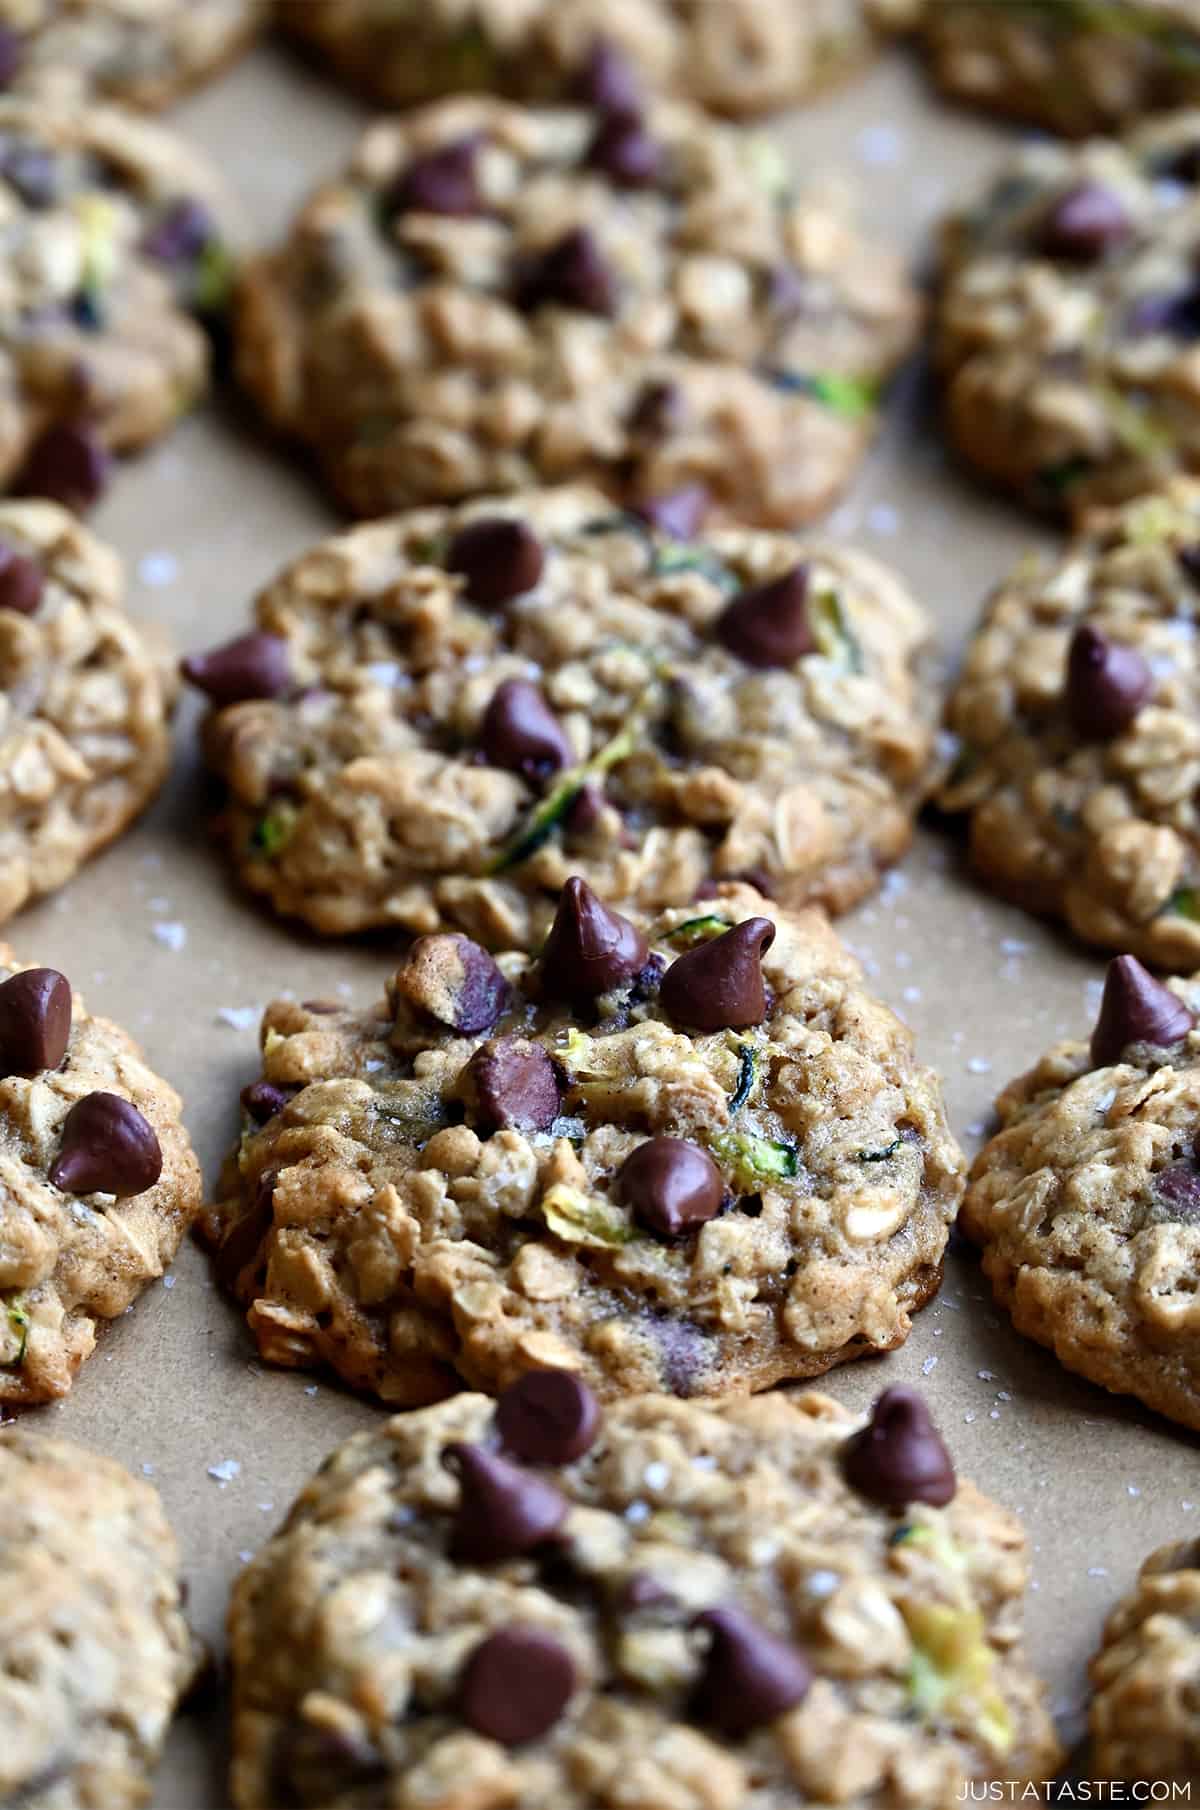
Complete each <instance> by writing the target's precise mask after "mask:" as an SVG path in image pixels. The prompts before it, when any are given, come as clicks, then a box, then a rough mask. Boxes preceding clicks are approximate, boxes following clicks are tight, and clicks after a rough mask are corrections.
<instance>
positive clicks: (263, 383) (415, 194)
mask: <svg viewBox="0 0 1200 1810" xmlns="http://www.w3.org/2000/svg"><path fill="white" fill-rule="evenodd" d="M918 316H919V306H918V302H917V298H916V295H915V292H914V290H913V288H912V286H911V284H910V282H909V281H908V278H907V276H906V275H905V273H904V271H903V269H902V267H901V265H900V262H899V261H898V260H897V259H896V258H895V257H894V256H893V255H892V254H891V253H890V252H889V251H887V250H886V249H885V248H883V247H881V246H879V245H878V244H877V243H873V242H869V241H867V240H865V239H863V238H860V237H859V236H858V235H857V234H856V232H855V231H854V230H853V229H852V227H851V226H850V225H849V224H848V223H847V221H846V219H845V217H844V215H843V213H842V212H841V211H840V209H838V208H837V207H835V206H834V205H833V204H832V203H830V202H829V201H828V200H827V199H822V198H821V197H820V196H818V195H817V194H815V193H813V194H809V195H801V194H799V193H798V192H797V191H796V189H795V187H794V184H793V182H792V179H791V176H790V174H789V172H788V169H787V166H786V164H785V162H784V160H783V158H782V157H781V155H780V153H779V152H778V150H777V149H776V148H775V147H774V146H772V145H770V144H768V143H767V142H765V141H764V140H762V139H759V138H756V137H754V136H751V135H748V134H745V133H743V132H740V131H738V130H737V129H736V128H734V127H731V126H727V125H721V124H719V123H717V122H716V121H714V120H713V119H712V118H711V117H709V116H707V115H705V114H702V113H699V112H696V111H694V110H693V109H691V108H689V107H686V106H681V105H673V104H670V103H666V102H662V103H653V104H651V105H650V106H649V107H648V109H647V110H646V112H645V113H644V114H637V115H630V114H628V113H617V112H613V111H604V110H603V109H601V108H599V107H591V108H584V107H579V108H575V109H565V108H563V109H556V110H544V111H529V110H526V109H523V108H521V107H517V106H512V105H507V104H505V103H503V102H500V101H495V100H490V99H482V98H481V99H473V98H470V97H466V98H459V99H456V100H453V101H447V102H444V103H442V104H440V105H436V106H432V107H428V108H425V109H422V110H420V111H418V112H416V113H412V114H409V115H406V116H405V117H403V118H397V119H390V120H387V121H384V122H382V123H380V124H378V125H376V126H375V127H373V128H372V130H371V131H370V132H369V133H368V134H367V136H366V137H365V138H364V140H363V141H362V143H361V145H360V146H359V148H358V151H357V152H356V154H355V156H354V157H353V159H352V160H351V162H350V164H349V167H348V168H347V169H346V171H345V172H344V174H342V175H341V176H340V177H338V178H336V179H335V180H333V181H331V182H328V183H326V184H324V185H323V186H322V187H321V188H319V189H318V190H317V191H316V192H315V193H314V194H313V195H312V196H311V197H310V198H309V200H308V201H307V202H306V203H305V205H304V206H303V207H302V208H301V210H300V212H299V214H298V216H297V218H296V220H295V222H294V223H293V225H292V227H291V230H290V233H289V236H288V238H287V240H286V242H285V244H284V245H283V247H282V248H281V249H280V250H279V251H277V252H275V253H274V254H272V255H270V256H268V257H265V258H262V259H259V260H257V261H255V262H253V263H251V264H250V266H249V267H248V269H247V271H246V275H245V279H244V281H243V283H242V284H241V287H240V296H239V308H238V342H239V343H238V362H239V368H240V371H241V375H242V377H243V380H244V381H245V383H246V385H247V386H248V388H249V389H250V391H251V392H252V394H253V395H254V396H255V398H256V399H257V401H258V402H259V404H260V406H261V407H262V408H263V409H264V410H265V411H266V412H267V414H268V415H269V416H270V417H271V419H272V420H273V421H274V422H275V423H276V424H277V425H278V426H279V427H280V428H281V429H282V430H283V431H285V432H286V433H288V434H290V435H292V436H294V437H297V438H299V439H301V440H303V441H304V442H305V443H306V444H308V445H310V446H311V447H312V448H313V450H314V451H315V452H316V454H317V456H318V458H319V459H320V461H321V463H322V465H323V467H324V468H325V471H326V474H327V475H328V477H329V478H330V480H331V482H332V483H333V484H334V486H335V488H336V489H337V490H338V492H339V493H340V495H341V497H342V498H343V500H344V501H345V502H346V503H347V505H348V506H349V507H350V508H351V509H352V510H353V511H354V512H355V513H356V514H361V515H382V514H385V513H386V512H387V511H388V510H390V509H399V508H405V507H409V506H411V505H413V504H416V503H425V502H452V501H456V500H459V499H461V498H465V497H469V496H473V495H480V494H484V493H487V492H489V491H501V490H521V489H527V488H529V487H530V486H532V485H536V484H539V483H561V482H565V481H568V480H579V481H587V482H598V483H601V484H602V485H603V487H604V488H606V489H608V490H610V491H613V492H618V491H619V492H620V493H621V494H622V495H623V496H642V497H645V496H657V495H662V494H667V493H671V492H674V491H676V490H678V489H679V488H680V487H681V486H683V485H685V484H690V483H698V484H703V485H705V486H707V488H708V490H709V491H710V492H711V495H712V499H713V501H714V505H715V507H716V508H717V509H718V510H719V511H720V512H723V513H724V515H725V516H726V517H728V518H734V519H741V520H746V521H750V522H754V523H758V524H762V525H774V526H784V527H791V526H794V525H795V523H796V522H798V521H803V520H807V519H809V518H811V517H812V516H813V515H814V514H815V513H818V512H819V511H820V510H822V509H823V508H825V507H826V506H827V504H828V503H829V501H830V500H831V499H832V497H833V495H834V494H835V493H836V491H837V490H838V489H839V488H840V487H841V485H842V484H843V483H844V481H845V479H846V477H847V476H848V474H849V471H850V469H851V468H852V467H853V465H854V464H855V462H856V461H857V459H858V457H859V455H860V454H861V452H862V450H863V448H864V446H865V444H866V442H867V440H868V438H869V435H870V429H871V423H872V418H873V414H874V406H873V403H874V396H875V392H876V389H877V386H878V382H879V380H880V379H882V378H883V377H884V376H885V375H886V374H887V373H888V372H889V371H890V370H891V369H892V367H893V366H894V365H895V364H896V362H897V361H898V359H899V358H900V357H901V356H902V355H903V353H904V352H905V351H906V350H907V349H908V347H909V346H910V345H911V343H912V341H913V338H914V336H915V332H916V328H917V324H918ZM664 384H666V385H670V386H671V390H672V398H671V407H670V408H669V409H667V410H665V411H663V410H662V409H661V408H660V407H659V406H658V404H657V401H656V397H657V395H658V393H659V392H660V391H661V388H662V386H663V385H664Z"/></svg>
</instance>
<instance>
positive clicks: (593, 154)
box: [587, 113, 664, 189]
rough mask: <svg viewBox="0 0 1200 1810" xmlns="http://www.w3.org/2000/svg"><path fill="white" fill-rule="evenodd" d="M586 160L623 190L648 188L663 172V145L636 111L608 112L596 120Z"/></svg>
mask: <svg viewBox="0 0 1200 1810" xmlns="http://www.w3.org/2000/svg"><path fill="white" fill-rule="evenodd" d="M587 161H588V163H589V164H590V165H591V167H592V168H593V169H594V170H601V171H603V173H604V175H606V176H607V177H608V178H609V180H610V181H611V182H613V183H615V184H616V185H617V187H618V188H623V189H650V188H653V187H654V185H655V184H656V183H657V182H658V181H659V180H660V178H661V176H662V173H663V165H664V159H663V148H662V146H661V145H660V144H659V142H658V140H657V139H656V138H654V137H653V136H652V135H651V134H650V132H649V131H648V130H647V128H646V124H645V121H644V120H641V119H639V118H638V117H637V115H636V114H629V113H609V114H607V115H605V117H604V118H603V119H602V120H601V121H600V125H599V127H598V128H597V131H596V136H595V137H594V138H593V140H592V142H591V145H590V146H589V148H588V154H587Z"/></svg>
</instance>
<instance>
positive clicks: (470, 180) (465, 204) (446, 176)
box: [390, 135, 483, 219]
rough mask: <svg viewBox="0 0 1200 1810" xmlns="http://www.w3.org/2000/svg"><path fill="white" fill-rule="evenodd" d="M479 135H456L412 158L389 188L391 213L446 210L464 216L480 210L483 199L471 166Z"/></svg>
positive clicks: (449, 214) (474, 157) (475, 154)
mask: <svg viewBox="0 0 1200 1810" xmlns="http://www.w3.org/2000/svg"><path fill="white" fill-rule="evenodd" d="M478 153H479V139H478V137H476V136H474V135H472V136H471V137H470V138H462V139H459V140H458V142H457V143H455V144H451V145H444V146H443V147H442V149H441V150H439V151H430V152H428V153H427V155H426V156H424V157H417V158H414V159H413V161H412V163H410V164H409V166H408V168H407V169H406V170H405V171H404V174H403V175H402V176H401V177H400V179H399V181H398V182H397V183H396V185H395V187H394V188H393V190H392V193H391V196H390V206H391V211H392V212H393V213H397V214H399V213H418V214H446V215H448V216H451V217H454V218H458V219H465V218H467V217H468V216H469V215H471V214H478V213H481V212H482V210H483V203H482V199H481V197H480V193H479V184H478V180H477V176H476V170H475V160H476V157H477V156H478Z"/></svg>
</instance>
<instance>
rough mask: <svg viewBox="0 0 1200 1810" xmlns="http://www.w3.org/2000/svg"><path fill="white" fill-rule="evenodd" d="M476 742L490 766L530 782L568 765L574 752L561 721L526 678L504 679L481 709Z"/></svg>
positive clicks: (548, 776) (535, 783)
mask: <svg viewBox="0 0 1200 1810" xmlns="http://www.w3.org/2000/svg"><path fill="white" fill-rule="evenodd" d="M479 744H480V747H481V748H482V749H483V752H484V754H485V755H486V756H487V759H488V761H489V763H490V764H491V765H492V766H493V767H503V768H504V769H505V771H506V772H509V773H519V774H521V776H522V778H524V779H527V780H528V781H529V783H530V784H531V785H537V784H539V783H540V782H541V781H542V780H545V779H549V778H550V776H551V775H552V774H554V773H560V772H561V771H562V769H563V768H564V767H569V766H571V764H572V763H573V761H574V758H575V755H574V751H573V749H572V747H571V744H570V742H569V741H568V740H567V737H566V733H565V731H564V730H563V727H562V724H561V723H560V722H559V720H558V718H557V717H556V716H555V714H554V712H553V711H552V710H551V708H550V706H549V704H547V702H546V699H545V697H544V696H543V694H542V692H541V691H539V690H538V687H537V686H536V685H532V684H530V682H529V680H528V679H505V681H504V683H503V685H499V686H497V688H496V690H495V691H494V692H493V693H492V699H491V702H490V704H489V705H488V707H487V709H486V710H485V711H484V713H483V722H482V723H481V725H480V729H479Z"/></svg>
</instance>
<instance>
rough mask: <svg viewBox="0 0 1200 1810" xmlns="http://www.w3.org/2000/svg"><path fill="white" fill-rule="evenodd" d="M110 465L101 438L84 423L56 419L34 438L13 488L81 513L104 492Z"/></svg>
mask: <svg viewBox="0 0 1200 1810" xmlns="http://www.w3.org/2000/svg"><path fill="white" fill-rule="evenodd" d="M111 467H112V460H111V458H110V457H109V454H108V451H107V449H106V447H105V446H104V443H103V441H101V440H100V438H99V437H98V435H97V434H96V433H95V431H94V430H93V429H92V428H90V427H89V426H88V425H87V424H86V422H82V421H75V422H71V421H60V422H58V423H57V424H56V425H55V426H54V427H48V428H47V429H46V430H45V432H44V433H43V434H42V435H41V436H40V437H39V438H38V439H37V440H35V441H34V443H33V445H32V446H31V447H30V449H29V452H28V453H27V454H26V457H25V463H24V465H23V466H22V467H21V470H20V473H19V474H18V476H17V479H16V482H15V484H14V486H13V488H14V489H15V490H16V491H17V493H18V494H19V495H20V496H37V497H49V498H50V500H51V501H52V502H55V503H61V504H62V506H63V508H64V509H72V510H74V511H75V513H76V514H77V515H82V514H83V513H84V512H85V511H86V510H88V509H91V508H93V507H94V506H95V504H97V503H98V502H99V501H100V498H101V497H102V496H103V495H104V492H105V491H106V490H107V488H108V478H109V472H110V470H111Z"/></svg>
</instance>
